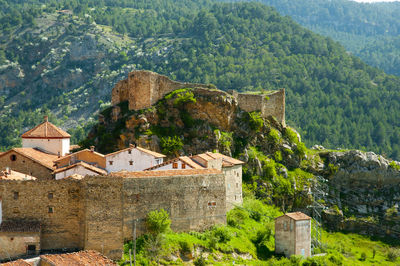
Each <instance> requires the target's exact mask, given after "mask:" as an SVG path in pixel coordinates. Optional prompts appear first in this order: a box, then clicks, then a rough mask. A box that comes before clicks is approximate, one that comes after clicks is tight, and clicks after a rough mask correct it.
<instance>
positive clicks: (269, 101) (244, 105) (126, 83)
mask: <svg viewBox="0 0 400 266" xmlns="http://www.w3.org/2000/svg"><path fill="white" fill-rule="evenodd" d="M181 88H196V89H199V90H200V89H201V90H204V89H212V88H213V86H212V85H204V84H195V83H181V82H177V81H172V80H170V79H169V78H167V77H166V76H163V75H159V74H157V73H154V72H151V71H142V70H140V71H133V72H131V73H129V75H128V78H127V79H125V80H122V81H120V82H118V83H117V84H116V85H115V87H114V88H113V90H112V95H111V103H112V105H114V106H115V107H114V110H113V116H114V118H117V117H118V114H119V111H120V110H119V109H118V107H117V106H116V105H117V104H119V103H121V102H124V101H128V102H129V110H140V109H144V108H148V107H150V106H152V105H153V104H155V103H156V102H157V101H158V100H160V99H162V98H163V97H164V96H165V95H166V94H168V93H170V92H172V91H174V90H177V89H181ZM210 92H213V93H214V94H218V95H220V94H221V93H224V92H222V91H219V90H216V89H213V90H210ZM217 92H219V93H217ZM203 94H204V92H203ZM225 94H226V93H225ZM231 96H233V97H234V98H235V99H236V100H237V104H238V106H239V107H240V108H241V109H242V110H244V111H246V112H252V111H260V112H261V115H262V116H263V117H265V118H266V117H268V116H270V115H271V116H273V117H275V118H276V119H277V120H278V121H279V122H281V123H282V124H285V90H284V89H282V90H280V91H277V92H272V93H269V94H265V95H256V94H245V93H237V92H234V93H233V95H231ZM114 120H116V119H114Z"/></svg>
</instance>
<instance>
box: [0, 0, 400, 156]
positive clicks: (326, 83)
mask: <svg viewBox="0 0 400 266" xmlns="http://www.w3.org/2000/svg"><path fill="white" fill-rule="evenodd" d="M1 10H2V14H3V15H2V18H1V21H2V22H3V23H2V26H1V44H0V45H1V48H2V49H1V50H2V54H3V55H2V66H1V70H0V79H1V83H0V95H1V98H0V101H1V103H2V105H1V107H0V115H1V119H2V120H1V123H0V130H1V132H13V133H12V134H4V135H2V137H1V139H0V146H1V147H2V149H6V148H8V147H10V146H13V145H18V141H19V138H18V136H19V135H20V134H21V133H22V132H23V131H24V130H26V129H27V128H29V127H30V126H32V125H33V124H34V123H36V122H38V120H39V119H40V117H41V116H42V114H43V113H52V114H54V115H53V118H52V119H55V117H57V119H59V121H58V123H59V124H64V125H65V127H66V128H73V127H75V126H77V125H82V124H85V123H86V122H87V121H90V119H89V117H90V116H91V115H93V114H94V113H95V112H96V111H97V110H98V109H99V108H100V107H104V106H106V105H107V104H108V103H109V101H110V98H109V95H110V91H111V88H112V87H113V85H114V84H115V83H116V81H117V80H120V79H122V78H123V77H124V76H125V75H126V73H127V72H128V71H130V70H132V69H148V70H153V71H156V72H158V73H161V74H165V75H167V76H168V77H170V78H172V79H175V80H184V81H188V82H200V83H213V84H215V85H216V86H217V87H218V88H220V89H223V90H228V89H236V90H240V91H252V90H275V89H279V88H286V92H287V97H286V99H287V108H286V110H287V122H288V124H289V125H291V126H293V127H295V128H296V129H298V130H299V131H300V132H301V133H302V136H303V137H304V140H305V142H306V143H307V145H312V144H316V143H317V144H322V145H324V146H326V147H333V148H336V147H346V148H362V149H367V150H373V151H376V152H381V153H385V154H387V155H388V156H390V157H392V158H399V157H400V138H399V137H400V133H399V130H398V129H399V127H400V124H399V123H400V122H399V121H400V119H399V116H400V112H399V110H400V108H399V107H400V106H399V105H400V103H399V102H400V101H399V99H400V92H399V90H398V88H399V86H400V79H399V78H398V77H396V76H390V75H386V74H385V73H384V72H382V71H380V70H378V69H375V68H373V67H370V66H368V65H366V64H365V63H363V62H362V61H361V60H360V59H358V58H357V57H354V56H352V55H349V54H348V53H347V52H346V51H345V49H344V48H343V47H342V46H340V45H339V44H338V43H336V42H334V41H332V40H331V39H329V38H325V37H322V36H320V35H317V34H314V33H312V32H311V31H309V30H306V29H304V28H303V27H301V26H299V25H298V24H297V23H295V22H294V21H293V20H292V19H291V18H289V17H283V16H281V15H279V13H278V12H276V11H275V10H274V9H273V8H270V7H267V6H265V5H263V4H260V3H238V4H221V3H217V4H212V3H211V2H210V1H188V0H185V1H183V0H182V1H143V2H138V1H128V0H126V1H91V0H90V1H89V0H86V1H83V0H81V1H65V2H63V1H40V2H38V1H29V2H25V1H21V3H18V2H17V3H15V2H12V3H11V1H3V2H2V5H1ZM6 14H13V15H12V17H13V18H15V19H10V17H8V16H10V15H6ZM70 132H72V133H73V134H74V136H75V137H74V140H77V139H79V138H82V137H83V135H84V129H82V128H80V127H78V129H77V130H71V131H70Z"/></svg>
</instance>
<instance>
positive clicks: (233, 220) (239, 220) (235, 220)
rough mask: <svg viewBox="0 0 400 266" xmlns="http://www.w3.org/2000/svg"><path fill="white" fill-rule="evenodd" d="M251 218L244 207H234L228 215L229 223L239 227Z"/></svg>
mask: <svg viewBox="0 0 400 266" xmlns="http://www.w3.org/2000/svg"><path fill="white" fill-rule="evenodd" d="M248 218H249V214H248V213H247V212H246V211H245V210H242V209H239V208H234V209H233V210H231V211H229V212H228V215H227V217H226V220H227V223H228V225H230V226H232V227H238V226H239V225H241V224H243V222H244V221H245V220H246V219H248Z"/></svg>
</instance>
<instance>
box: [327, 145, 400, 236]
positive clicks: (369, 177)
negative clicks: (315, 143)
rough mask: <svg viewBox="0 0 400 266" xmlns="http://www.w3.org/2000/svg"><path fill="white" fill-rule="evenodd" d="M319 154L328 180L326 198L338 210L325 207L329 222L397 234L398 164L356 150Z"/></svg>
mask: <svg viewBox="0 0 400 266" xmlns="http://www.w3.org/2000/svg"><path fill="white" fill-rule="evenodd" d="M320 156H321V157H323V158H325V170H324V174H325V176H326V177H327V180H328V182H327V184H326V187H325V190H326V192H328V194H327V196H326V201H327V202H328V203H329V204H330V205H331V206H332V205H336V206H338V208H339V209H340V210H341V212H340V213H337V212H336V213H335V212H332V210H328V211H326V213H325V217H326V218H327V222H328V223H329V224H330V226H332V227H334V228H336V229H348V230H351V231H358V230H361V231H364V232H369V231H371V232H373V233H379V234H386V233H389V234H393V235H396V236H399V235H400V223H399V221H400V216H399V213H398V211H399V209H398V208H399V204H400V171H399V169H400V167H399V165H400V164H399V163H398V162H395V161H389V160H387V159H385V158H383V157H382V156H380V155H376V154H375V153H373V152H361V151H357V150H352V151H345V152H326V153H325V152H323V153H321V154H320ZM351 216H354V217H358V218H361V219H358V220H354V219H351V218H350V217H351ZM332 217H336V218H335V219H333V220H332ZM395 231H398V232H395Z"/></svg>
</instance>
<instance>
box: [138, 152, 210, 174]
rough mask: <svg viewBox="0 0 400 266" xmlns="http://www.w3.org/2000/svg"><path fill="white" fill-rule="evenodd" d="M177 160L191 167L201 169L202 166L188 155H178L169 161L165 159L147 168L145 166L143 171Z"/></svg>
mask: <svg viewBox="0 0 400 266" xmlns="http://www.w3.org/2000/svg"><path fill="white" fill-rule="evenodd" d="M179 160H180V161H182V162H183V163H185V164H187V165H189V166H190V167H191V168H193V169H203V168H204V167H203V166H201V165H199V164H197V163H196V162H194V161H193V160H192V159H190V158H189V157H187V156H180V157H178V158H175V159H172V160H169V161H166V162H163V163H160V164H157V165H155V166H152V167H149V168H147V169H144V170H143V171H150V170H154V169H157V168H160V167H162V166H165V165H168V164H171V163H174V162H176V161H179Z"/></svg>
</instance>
